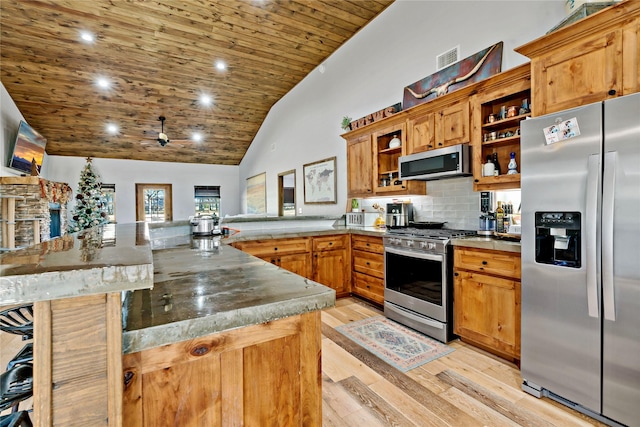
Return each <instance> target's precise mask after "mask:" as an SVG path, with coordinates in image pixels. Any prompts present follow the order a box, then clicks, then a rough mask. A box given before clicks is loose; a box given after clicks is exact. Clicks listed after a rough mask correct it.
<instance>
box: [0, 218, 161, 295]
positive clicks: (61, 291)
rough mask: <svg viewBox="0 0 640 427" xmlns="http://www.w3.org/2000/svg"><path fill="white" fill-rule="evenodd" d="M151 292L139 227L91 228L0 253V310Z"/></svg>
mask: <svg viewBox="0 0 640 427" xmlns="http://www.w3.org/2000/svg"><path fill="white" fill-rule="evenodd" d="M150 287H153V264H152V256H151V250H150V243H149V233H148V228H147V225H146V224H144V223H137V224H135V223H134V224H118V225H114V224H110V225H106V226H103V227H94V228H90V229H87V230H84V231H81V232H79V233H74V234H67V235H64V236H62V237H59V238H56V239H52V240H48V241H45V242H42V243H39V244H37V245H34V246H30V247H28V248H24V249H20V250H16V251H11V252H5V253H3V254H0V306H2V305H10V304H26V303H33V302H38V301H48V300H54V299H60V298H73V297H79V296H84V295H92V294H101V293H112V292H121V291H125V290H132V289H143V288H150Z"/></svg>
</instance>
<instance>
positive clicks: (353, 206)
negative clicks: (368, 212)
mask: <svg viewBox="0 0 640 427" xmlns="http://www.w3.org/2000/svg"><path fill="white" fill-rule="evenodd" d="M359 210H360V202H359V201H358V199H351V212H358V211H359Z"/></svg>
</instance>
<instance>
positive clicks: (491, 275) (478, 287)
mask: <svg viewBox="0 0 640 427" xmlns="http://www.w3.org/2000/svg"><path fill="white" fill-rule="evenodd" d="M454 332H455V333H456V334H457V335H459V336H460V338H461V339H462V340H463V341H466V342H469V343H471V344H474V345H477V346H478V347H481V348H483V349H484V350H487V351H489V352H492V353H494V354H497V355H499V356H501V357H504V358H506V359H509V360H512V361H515V362H516V363H518V361H519V359H520V254H519V253H514V252H503V251H494V250H485V249H476V248H465V247H456V248H455V250H454Z"/></svg>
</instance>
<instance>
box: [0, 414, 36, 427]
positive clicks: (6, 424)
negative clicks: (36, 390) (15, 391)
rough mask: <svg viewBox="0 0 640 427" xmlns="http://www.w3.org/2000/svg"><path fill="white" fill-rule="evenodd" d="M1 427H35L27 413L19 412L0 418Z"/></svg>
mask: <svg viewBox="0 0 640 427" xmlns="http://www.w3.org/2000/svg"><path fill="white" fill-rule="evenodd" d="M0 427H33V424H32V423H31V418H29V413H27V411H18V412H14V413H13V414H9V415H3V416H1V417H0Z"/></svg>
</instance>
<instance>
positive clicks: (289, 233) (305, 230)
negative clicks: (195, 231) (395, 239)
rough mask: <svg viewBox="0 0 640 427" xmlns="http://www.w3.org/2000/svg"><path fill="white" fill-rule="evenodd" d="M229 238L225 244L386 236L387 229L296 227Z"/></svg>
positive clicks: (235, 233)
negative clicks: (344, 236) (319, 237)
mask: <svg viewBox="0 0 640 427" xmlns="http://www.w3.org/2000/svg"><path fill="white" fill-rule="evenodd" d="M230 230H231V231H230V234H229V236H224V237H223V242H224V243H227V244H231V243H235V242H242V241H246V240H268V239H288V238H294V237H312V236H330V235H335V234H363V235H367V236H380V237H382V236H384V235H385V233H386V230H385V229H380V228H375V227H353V226H348V227H347V226H344V225H339V226H336V225H334V226H326V227H318V226H313V227H295V228H288V229H287V228H281V229H275V230H268V229H262V230H240V231H239V232H235V231H234V230H233V228H231V229H230Z"/></svg>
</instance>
